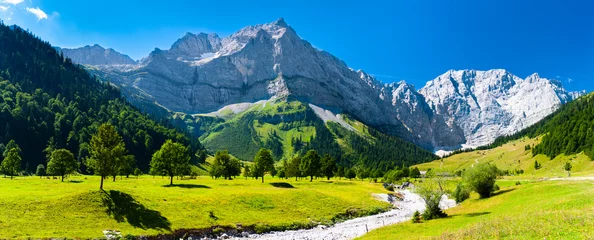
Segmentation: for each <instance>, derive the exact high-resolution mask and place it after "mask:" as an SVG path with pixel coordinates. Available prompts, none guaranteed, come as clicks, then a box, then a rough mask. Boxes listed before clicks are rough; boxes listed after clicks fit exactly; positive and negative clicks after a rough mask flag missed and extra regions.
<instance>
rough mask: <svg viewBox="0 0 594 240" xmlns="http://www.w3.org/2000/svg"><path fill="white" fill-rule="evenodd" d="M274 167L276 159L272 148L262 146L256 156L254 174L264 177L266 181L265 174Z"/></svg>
mask: <svg viewBox="0 0 594 240" xmlns="http://www.w3.org/2000/svg"><path fill="white" fill-rule="evenodd" d="M273 169H274V159H273V158H272V153H271V152H270V150H268V149H265V148H261V149H260V151H258V153H257V154H256V157H254V175H256V176H259V177H262V182H264V175H265V174H266V172H270V171H272V170H273Z"/></svg>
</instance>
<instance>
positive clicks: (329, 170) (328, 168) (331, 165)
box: [322, 154, 336, 180]
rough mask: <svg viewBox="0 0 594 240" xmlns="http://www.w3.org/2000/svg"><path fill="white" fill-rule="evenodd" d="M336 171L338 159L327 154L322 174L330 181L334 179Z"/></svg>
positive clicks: (323, 159)
mask: <svg viewBox="0 0 594 240" xmlns="http://www.w3.org/2000/svg"><path fill="white" fill-rule="evenodd" d="M334 171H336V159H334V158H333V157H332V156H330V154H325V155H324V158H322V174H324V176H325V177H326V178H327V179H328V180H330V178H331V177H334Z"/></svg>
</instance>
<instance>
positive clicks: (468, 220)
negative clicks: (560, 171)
mask: <svg viewBox="0 0 594 240" xmlns="http://www.w3.org/2000/svg"><path fill="white" fill-rule="evenodd" d="M508 183H509V181H508V182H502V183H501V184H499V185H500V186H507V187H502V190H501V191H500V192H499V193H498V194H497V195H495V196H493V197H491V198H488V199H478V198H477V196H476V195H473V196H472V198H471V199H469V200H467V201H466V202H464V203H462V204H461V205H460V206H458V207H456V208H453V209H450V210H447V211H446V212H447V213H448V215H450V217H448V218H444V219H438V220H431V221H427V222H424V223H420V224H413V223H410V222H407V223H403V224H397V225H393V226H390V227H386V228H382V229H378V230H375V231H372V232H370V233H369V234H367V235H365V236H363V237H361V238H360V239H400V238H406V239H590V238H591V237H592V236H594V198H592V195H593V194H594V182H588V181H582V182H571V181H545V182H531V183H524V184H522V185H519V186H509V185H510V184H508ZM404 236H406V237H404Z"/></svg>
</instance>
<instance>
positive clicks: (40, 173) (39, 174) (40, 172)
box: [35, 164, 45, 178]
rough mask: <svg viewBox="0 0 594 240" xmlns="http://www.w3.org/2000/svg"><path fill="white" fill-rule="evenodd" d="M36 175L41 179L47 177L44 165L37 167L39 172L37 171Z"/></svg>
mask: <svg viewBox="0 0 594 240" xmlns="http://www.w3.org/2000/svg"><path fill="white" fill-rule="evenodd" d="M35 175H37V176H39V178H41V177H42V176H45V166H43V164H39V165H37V171H35Z"/></svg>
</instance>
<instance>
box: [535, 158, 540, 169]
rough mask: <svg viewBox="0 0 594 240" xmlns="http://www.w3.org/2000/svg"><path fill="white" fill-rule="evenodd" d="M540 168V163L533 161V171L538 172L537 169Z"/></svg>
mask: <svg viewBox="0 0 594 240" xmlns="http://www.w3.org/2000/svg"><path fill="white" fill-rule="evenodd" d="M540 167H541V165H540V163H538V161H536V160H534V169H535V170H538V169H540Z"/></svg>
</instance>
